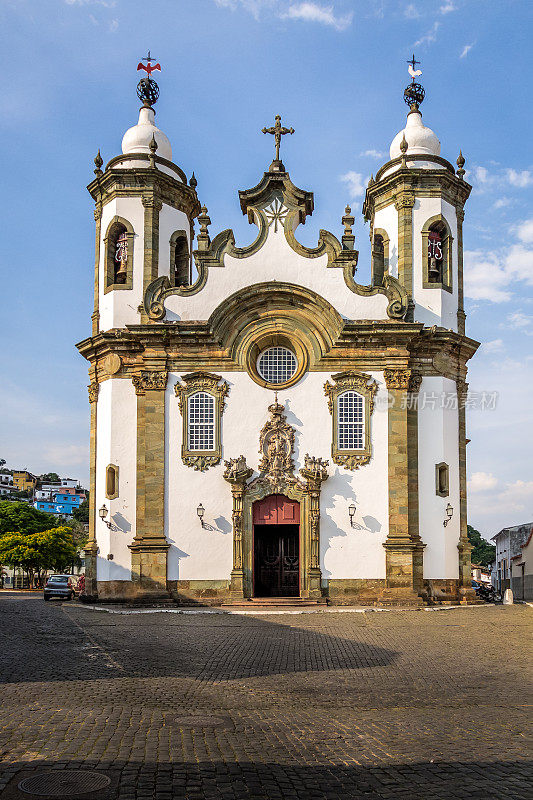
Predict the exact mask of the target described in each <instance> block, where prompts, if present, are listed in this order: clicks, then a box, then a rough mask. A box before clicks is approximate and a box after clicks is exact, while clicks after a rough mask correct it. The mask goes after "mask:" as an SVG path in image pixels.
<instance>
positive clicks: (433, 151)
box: [390, 111, 440, 161]
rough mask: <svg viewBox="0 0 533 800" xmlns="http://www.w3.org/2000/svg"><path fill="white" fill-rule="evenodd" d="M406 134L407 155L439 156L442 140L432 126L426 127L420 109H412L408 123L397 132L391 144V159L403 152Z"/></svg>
mask: <svg viewBox="0 0 533 800" xmlns="http://www.w3.org/2000/svg"><path fill="white" fill-rule="evenodd" d="M404 134H405V141H406V142H407V145H408V146H407V155H413V156H414V155H425V156H439V155H440V142H439V140H438V139H437V137H436V135H435V134H434V133H433V131H432V130H431V128H426V126H425V125H424V123H423V122H422V114H421V113H420V111H410V112H409V114H408V115H407V125H406V126H405V128H404V129H403V130H401V131H400V132H399V133H397V134H396V136H395V137H394V139H393V140H392V144H391V146H390V157H391V161H392V160H393V159H394V158H399V157H400V156H401V154H402V151H401V150H400V144H401V142H402V139H403V137H404Z"/></svg>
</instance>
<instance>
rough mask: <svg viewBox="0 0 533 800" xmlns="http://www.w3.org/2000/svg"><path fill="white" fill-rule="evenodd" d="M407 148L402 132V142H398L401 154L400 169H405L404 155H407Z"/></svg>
mask: <svg viewBox="0 0 533 800" xmlns="http://www.w3.org/2000/svg"><path fill="white" fill-rule="evenodd" d="M408 147H409V145H408V144H407V139H406V138H405V131H404V133H403V136H402V141H401V142H400V150H401V152H402V167H405V165H406V160H405V155H406V153H407V149H408Z"/></svg>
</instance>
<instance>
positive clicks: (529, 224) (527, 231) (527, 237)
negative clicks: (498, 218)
mask: <svg viewBox="0 0 533 800" xmlns="http://www.w3.org/2000/svg"><path fill="white" fill-rule="evenodd" d="M516 235H517V236H518V238H519V239H520V241H521V242H525V243H527V244H529V243H531V242H533V218H531V219H526V220H524V222H521V223H520V224H519V225H517V226H516Z"/></svg>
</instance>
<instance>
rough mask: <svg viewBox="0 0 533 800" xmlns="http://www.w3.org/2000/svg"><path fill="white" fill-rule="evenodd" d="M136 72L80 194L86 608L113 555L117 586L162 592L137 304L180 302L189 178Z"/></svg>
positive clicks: (147, 67)
mask: <svg viewBox="0 0 533 800" xmlns="http://www.w3.org/2000/svg"><path fill="white" fill-rule="evenodd" d="M137 69H138V70H142V71H143V72H144V73H145V75H144V76H143V78H142V79H141V80H140V81H139V83H138V85H137V96H138V98H139V100H140V101H141V102H142V106H141V108H140V110H139V119H138V122H137V124H136V125H134V126H133V127H131V128H129V130H127V131H126V133H125V134H124V137H123V139H122V152H121V154H120V155H117V156H115V157H114V158H112V159H111V160H110V161H109V162H108V163H107V165H106V166H105V168H103V165H104V162H103V159H102V157H101V155H100V151H99V152H98V154H97V156H96V158H95V160H94V163H95V170H94V174H95V177H94V179H93V180H92V181H91V183H90V184H89V186H88V187H87V188H88V190H89V192H90V194H91V197H92V198H93V200H94V202H95V210H94V218H95V221H96V240H95V273H94V311H93V314H92V335H91V338H90V339H87V340H85V341H84V342H81V343H80V345H79V350H80V352H81V353H82V354H83V355H84V356H85V358H87V359H88V360H89V362H90V366H89V380H90V384H89V400H90V404H91V454H90V506H89V541H88V544H87V548H86V575H87V594H88V595H89V596H90V597H96V596H97V594H98V592H99V591H100V592H101V587H102V586H104V587H105V586H110V585H112V584H113V582H116V581H120V580H124V579H125V574H124V570H122V571H121V570H120V569H119V568H118V567H117V565H116V559H117V557H118V555H120V557H121V558H123V559H124V561H125V562H130V563H131V574H130V575H128V576H127V578H128V580H131V582H132V585H134V586H135V587H136V591H137V593H141V594H142V593H145V594H148V595H149V594H155V595H160V594H163V595H164V594H165V592H166V559H167V551H168V547H169V544H168V542H167V540H166V538H165V533H164V503H163V492H164V447H163V444H162V443H164V438H165V403H164V398H165V390H166V385H167V374H168V373H167V363H166V355H165V351H164V348H158V347H156V346H154V344H153V342H154V340H155V338H157V335H158V334H157V331H156V328H161V325H160V324H158V323H157V322H155V321H154V320H152V319H149V317H148V316H147V314H146V313H145V310H144V305H143V297H144V293H145V291H146V288H147V286H148V285H149V284H150V283H152V282H153V281H154V280H156V279H157V278H159V277H161V278H164V279H165V280H168V281H169V283H170V285H172V286H179V287H182V291H187V287H188V286H190V285H191V283H192V274H191V270H192V262H191V256H192V240H193V235H194V227H193V225H194V218H195V217H197V216H198V214H199V213H200V203H199V202H198V197H197V195H196V179H195V177H194V173H193V175H192V177H191V179H190V181H189V182H187V178H186V175H185V173H184V172H183V170H182V169H181V168H180V167H179V166H178V165H177V164H176V163H175V162H174V161H173V159H172V147H171V145H170V142H169V140H168V138H167V137H166V135H165V134H164V133H163V131H161V130H160V129H159V128H158V127H157V126H156V124H155V110H154V105H155V103H156V102H157V99H158V97H159V87H158V85H157V83H156V82H155V80H153V78H152V77H151V76H152V73H153V72H155V71H160V70H161V66H160V65H159V64H158V63H155V59H154V58H152V56H151V55H150V53H148V56H147V57H146V58H144V59H142V60H141V62H139V65H138V67H137ZM132 328H135V329H136V331H137V333H138V334H139V335H138V337H137V338H136V336H135V335H133V334H132V332H131V329H132ZM159 333H160V331H159ZM136 359H137V362H136V361H135V360H136ZM134 362H135V363H134ZM108 506H109V508H108ZM107 514H109V518H110V520H111V521H110V520H109V519H107ZM117 519H118V520H120V519H129V520H131V522H129V523H128V525H129V526H130V527H129V528H128V531H129V532H131V534H132V535H133V539H132V541H131V543H130V544H124V543H123V542H124V533H125V531H122V537H121V536H119V534H120V532H121V529H120V527H119V526H117V523H116V520H117ZM128 549H129V552H128ZM120 551H122V553H120ZM102 581H103V583H102Z"/></svg>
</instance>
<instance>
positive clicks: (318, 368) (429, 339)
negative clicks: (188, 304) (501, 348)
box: [77, 320, 479, 381]
mask: <svg viewBox="0 0 533 800" xmlns="http://www.w3.org/2000/svg"><path fill="white" fill-rule="evenodd" d="M117 334H118V335H117ZM478 346H479V343H478V342H476V341H474V340H473V339H469V338H468V337H466V336H462V335H461V334H459V333H455V332H453V331H448V330H445V329H443V328H424V326H423V325H422V324H421V323H405V322H394V321H375V320H368V321H359V322H345V323H344V325H343V327H342V330H341V331H340V333H339V334H338V336H337V337H336V339H335V340H334V341H332V342H331V343H330V346H329V349H328V350H327V351H326V352H323V353H322V355H321V356H320V358H318V359H316V360H315V361H314V362H313V363H311V365H310V367H309V371H311V372H328V371H329V372H334V371H337V370H346V369H350V370H356V371H373V370H375V371H381V370H383V369H385V368H389V369H412V370H413V372H415V371H416V372H417V373H419V374H420V375H423V376H444V377H447V378H450V379H452V380H457V379H464V378H465V376H466V372H467V369H466V364H467V362H468V360H469V359H470V358H471V357H472V356H473V355H474V353H475V352H476V350H477V348H478ZM77 347H78V350H79V351H80V353H81V354H82V355H83V356H84V357H85V358H86V359H87V360H88V361H89V362H90V363H91V364H92V365H98V375H99V380H100V381H104V380H106V379H108V378H111V377H118V378H130V379H131V378H132V376H133V375H135V374H139V372H140V371H141V370H143V369H148V370H150V369H152V366H151V363H150V362H151V359H152V358H153V354H154V353H155V354H158V356H159V357H161V358H164V359H166V361H165V364H166V369H168V370H169V371H175V372H190V371H193V370H197V369H202V370H205V371H210V372H213V371H215V370H217V371H220V372H233V371H244V370H245V366H244V364H243V363H241V362H240V361H239V360H238V359H237V358H236V357H235V353H233V352H232V347H231V346H228V347H225V346H224V345H223V344H221V342H220V341H218V340H217V338H216V337H215V336H214V335H213V332H212V331H211V330H210V329H209V325H208V323H207V322H201V321H193V322H178V323H173V324H167V325H158V324H148V325H131V326H128V328H127V329H126V330H124V331H105V332H101V333H99V334H97V335H96V336H94V337H91V338H88V339H85V340H83V341H82V342H80V343H79V344H78V345H77ZM111 354H114V355H116V356H118V357H119V359H120V361H118V360H117V359H113V361H111V359H110V355H111ZM115 362H116V363H115ZM117 365H118V368H117Z"/></svg>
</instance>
